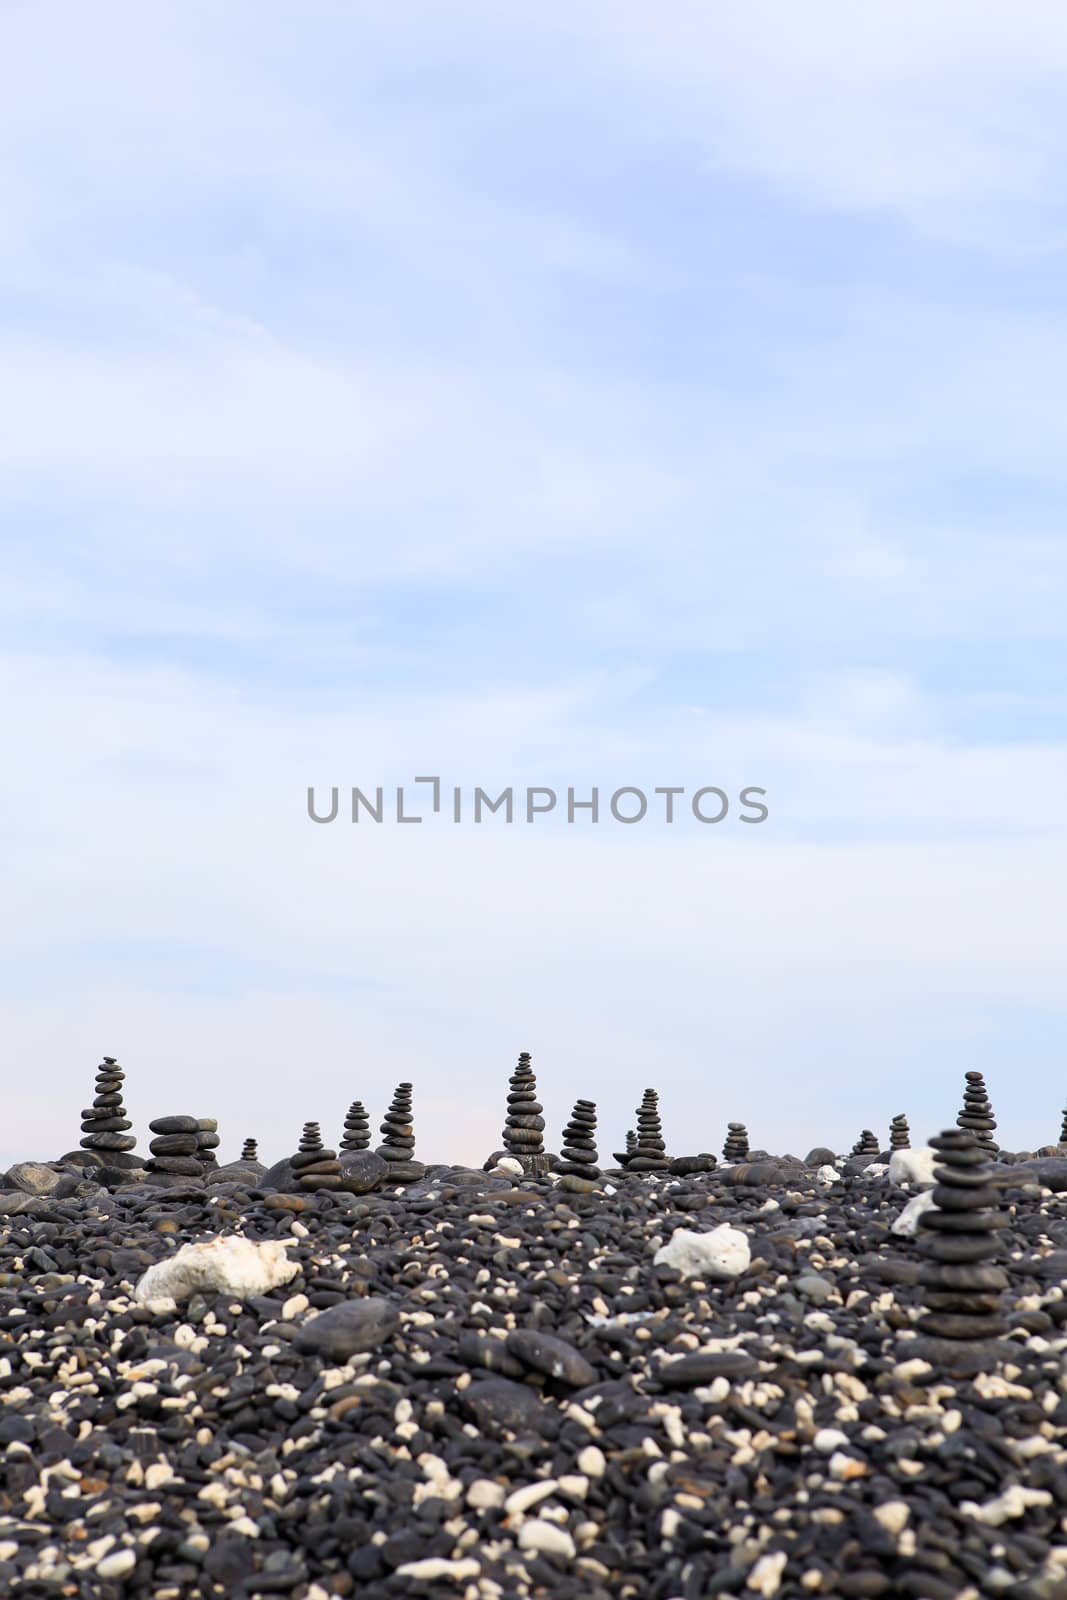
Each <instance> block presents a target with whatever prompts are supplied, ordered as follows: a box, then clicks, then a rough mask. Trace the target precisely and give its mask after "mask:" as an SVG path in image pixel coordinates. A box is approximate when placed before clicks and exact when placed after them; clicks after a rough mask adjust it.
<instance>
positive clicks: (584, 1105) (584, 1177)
mask: <svg viewBox="0 0 1067 1600" xmlns="http://www.w3.org/2000/svg"><path fill="white" fill-rule="evenodd" d="M560 1155H561V1157H562V1159H561V1160H560V1161H559V1162H558V1163H557V1166H556V1171H557V1172H559V1173H561V1174H562V1175H563V1179H564V1181H563V1183H562V1184H561V1187H562V1188H565V1189H571V1188H576V1187H578V1186H579V1185H581V1186H585V1185H587V1184H588V1185H593V1184H595V1183H596V1180H597V1179H598V1178H599V1177H600V1168H599V1167H598V1166H597V1153H596V1101H595V1100H576V1101H575V1102H574V1110H573V1111H572V1112H571V1120H570V1121H569V1122H568V1124H567V1126H566V1127H565V1128H564V1130H563V1148H562V1150H561V1151H560ZM568 1178H570V1179H573V1180H575V1181H574V1182H571V1183H568V1182H567V1181H566V1180H567V1179H568Z"/></svg>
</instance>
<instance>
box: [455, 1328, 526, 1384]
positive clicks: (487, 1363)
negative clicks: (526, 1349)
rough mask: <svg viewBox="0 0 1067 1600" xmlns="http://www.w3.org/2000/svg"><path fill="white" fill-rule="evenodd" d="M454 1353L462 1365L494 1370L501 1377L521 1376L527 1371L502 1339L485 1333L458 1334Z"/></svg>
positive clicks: (489, 1370)
mask: <svg viewBox="0 0 1067 1600" xmlns="http://www.w3.org/2000/svg"><path fill="white" fill-rule="evenodd" d="M456 1354H457V1355H458V1357H459V1359H460V1361H462V1362H463V1364H464V1366H466V1367H474V1368H480V1369H484V1370H486V1371H488V1372H496V1373H499V1374H500V1376H501V1377H502V1378H522V1377H523V1376H525V1373H526V1371H527V1368H526V1367H525V1366H524V1364H523V1363H522V1362H521V1361H520V1360H519V1359H518V1357H517V1356H513V1355H512V1354H511V1352H510V1351H509V1350H508V1347H507V1344H506V1343H505V1341H504V1340H503V1339H494V1338H493V1337H492V1335H491V1334H487V1333H463V1334H460V1337H459V1342H458V1344H457V1346H456Z"/></svg>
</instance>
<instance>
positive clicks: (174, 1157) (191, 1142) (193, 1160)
mask: <svg viewBox="0 0 1067 1600" xmlns="http://www.w3.org/2000/svg"><path fill="white" fill-rule="evenodd" d="M148 1126H149V1129H150V1131H151V1132H152V1134H153V1135H154V1137H153V1139H152V1141H151V1143H150V1144H149V1146H148V1148H149V1151H150V1152H151V1160H150V1161H149V1162H148V1171H149V1172H150V1173H151V1174H152V1175H153V1178H156V1177H158V1178H160V1179H162V1180H163V1181H164V1182H166V1183H190V1182H192V1183H197V1182H201V1181H202V1180H203V1177H204V1166H203V1163H202V1161H201V1160H200V1154H199V1152H200V1119H199V1117H191V1116H184V1115H177V1116H169V1117H156V1118H155V1119H154V1121H152V1122H150V1123H149V1124H148Z"/></svg>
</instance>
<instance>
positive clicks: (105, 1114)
mask: <svg viewBox="0 0 1067 1600" xmlns="http://www.w3.org/2000/svg"><path fill="white" fill-rule="evenodd" d="M125 1078H126V1074H125V1073H124V1072H123V1070H122V1068H121V1067H120V1066H119V1064H118V1062H117V1061H116V1060H115V1058H114V1056H105V1057H104V1059H103V1060H102V1061H101V1063H100V1065H99V1066H98V1067H97V1069H96V1096H95V1098H94V1100H93V1103H92V1105H91V1106H90V1107H89V1109H88V1110H87V1111H83V1112H82V1138H81V1141H80V1143H81V1146H82V1149H83V1150H96V1151H98V1152H99V1153H100V1154H101V1155H102V1156H103V1157H104V1159H105V1161H106V1160H107V1158H108V1157H109V1156H112V1155H114V1154H115V1152H116V1151H121V1150H132V1149H133V1147H134V1145H135V1144H136V1143H137V1140H136V1138H135V1137H134V1136H133V1135H132V1134H131V1133H130V1132H129V1129H130V1128H132V1126H133V1124H132V1122H131V1121H130V1119H129V1118H128V1117H127V1115H126V1107H125V1106H124V1105H123V1103H122V1085H123V1083H124V1082H125Z"/></svg>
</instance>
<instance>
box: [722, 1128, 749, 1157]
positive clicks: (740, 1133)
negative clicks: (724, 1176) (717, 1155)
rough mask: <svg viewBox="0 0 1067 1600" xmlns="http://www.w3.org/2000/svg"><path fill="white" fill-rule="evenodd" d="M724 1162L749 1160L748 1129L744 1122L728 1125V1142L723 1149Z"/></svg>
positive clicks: (726, 1141)
mask: <svg viewBox="0 0 1067 1600" xmlns="http://www.w3.org/2000/svg"><path fill="white" fill-rule="evenodd" d="M722 1158H723V1160H724V1161H747V1160H748V1129H747V1128H746V1127H745V1125H744V1123H743V1122H728V1123H727V1124H726V1140H725V1142H724V1144H723V1147H722Z"/></svg>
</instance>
